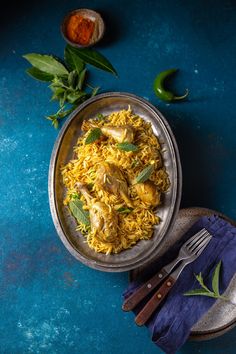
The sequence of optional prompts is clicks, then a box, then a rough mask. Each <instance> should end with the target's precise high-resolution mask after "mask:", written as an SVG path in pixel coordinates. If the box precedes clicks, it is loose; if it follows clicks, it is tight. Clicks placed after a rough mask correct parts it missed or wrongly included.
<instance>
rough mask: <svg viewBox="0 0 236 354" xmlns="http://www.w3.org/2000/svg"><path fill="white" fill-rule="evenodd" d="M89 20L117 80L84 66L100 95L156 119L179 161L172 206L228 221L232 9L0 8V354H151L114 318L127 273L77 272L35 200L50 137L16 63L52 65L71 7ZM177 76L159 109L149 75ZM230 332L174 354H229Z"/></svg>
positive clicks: (39, 87) (234, 169) (223, 5)
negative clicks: (101, 33)
mask: <svg viewBox="0 0 236 354" xmlns="http://www.w3.org/2000/svg"><path fill="white" fill-rule="evenodd" d="M78 7H88V8H93V9H97V10H98V11H100V12H101V13H102V14H103V16H104V19H105V22H106V25H107V33H106V36H105V38H104V41H103V42H102V43H101V45H100V46H99V47H97V49H99V50H100V51H101V53H103V54H104V55H106V56H107V57H108V58H109V59H110V60H111V62H112V63H113V65H114V66H115V68H116V69H117V71H118V73H119V79H116V78H114V77H113V76H112V75H110V74H107V73H105V72H99V71H96V70H95V69H93V68H91V70H90V72H91V76H90V78H91V79H90V81H91V82H93V83H94V84H95V85H97V84H98V85H102V91H103V92H104V91H111V90H113V91H127V92H131V93H135V94H137V95H140V96H143V97H144V98H146V99H148V100H149V101H150V102H152V103H153V104H155V105H157V106H158V107H159V109H160V110H161V111H162V112H163V113H164V114H165V115H166V118H167V119H168V121H169V123H170V125H171V126H172V128H173V132H174V134H175V135H176V138H177V142H178V144H179V149H180V154H181V160H182V164H183V175H184V184H183V198H182V207H188V206H204V207H210V208H214V209H216V210H219V211H221V212H224V213H225V214H227V215H228V216H230V217H232V218H236V206H235V205H236V204H235V199H236V190H235V181H236V165H235V157H236V156H235V155H236V139H235V131H236V119H235V102H236V99H235V93H236V84H235V82H236V81H235V71H236V67H235V54H236V50H235V49H236V47H235V45H236V40H235V39H236V38H235V23H236V12H235V10H236V3H235V2H234V1H233V0H232V1H230V0H221V1H216V0H215V1H214V0H208V1H204V0H199V1H187V0H185V1H183V0H182V1H180V0H179V1H177V0H176V1H174V0H173V1H169V0H159V1H150V0H149V1H148V0H147V1H145V2H144V1H140V0H138V1H127V0H126V1H124V0H122V1H114V2H113V1H108V0H101V1H95V0H90V1H74V0H72V1H70V2H69V1H46V0H43V1H40V2H39V1H37V2H36V1H35V3H34V2H33V1H31V2H30V3H28V2H25V1H19V2H16V1H15V2H14V1H11V2H7V1H5V0H4V1H3V3H2V6H1V14H0V38H1V49H0V51H1V65H0V93H1V95H0V152H1V160H0V171H1V172H0V173H1V182H0V198H1V212H0V227H1V228H0V235H1V237H0V245H1V247H0V249H1V258H0V259H1V287H0V296H1V303H0V306H1V312H0V329H1V332H0V333H1V337H0V352H1V353H7V354H15V353H16V354H19V353H70V354H72V353H88V354H96V353H103V354H104V353H105V354H110V353H114V354H115V353H117V354H118V353H119V354H120V353H124V354H133V353H137V354H151V353H159V352H161V351H159V350H158V349H157V348H156V347H155V346H154V345H153V344H152V343H151V341H150V340H149V334H148V333H147V331H146V329H143V328H142V329H141V328H137V327H136V326H135V325H134V322H133V315H132V314H129V313H128V314H126V313H123V312H122V311H121V302H122V300H121V293H122V291H123V289H124V288H125V287H126V285H127V281H128V274H127V273H123V274H107V273H101V272H96V271H94V270H92V269H89V268H86V267H85V266H83V265H82V264H80V263H79V262H77V261H76V260H75V259H74V258H72V256H70V254H69V253H68V252H67V250H66V249H65V248H64V247H63V245H62V243H61V241H60V240H59V238H58V237H57V235H56V232H55V229H54V226H53V224H52V220H51V216H50V211H49V205H48V195H47V176H48V166H49V159H50V154H51V150H52V147H53V144H54V141H55V139H56V136H57V134H58V132H57V131H56V130H54V129H53V128H52V127H51V126H50V123H49V122H48V121H47V120H45V119H44V116H45V115H46V114H49V113H52V112H54V110H55V108H56V105H55V104H53V103H51V102H49V98H50V91H49V90H48V89H47V87H46V86H47V85H46V84H43V83H40V82H36V81H34V80H32V79H31V78H29V77H28V76H26V74H25V73H24V70H25V69H26V68H27V67H28V65H27V63H26V61H25V60H23V59H22V57H21V56H22V55H23V54H25V53H28V52H41V53H45V54H46V53H53V54H57V55H58V56H62V53H63V48H64V42H63V40H62V38H61V35H60V31H59V25H60V22H61V20H62V18H63V16H64V15H65V14H66V13H67V12H68V11H69V10H71V9H74V8H78ZM170 67H177V68H180V72H179V74H178V75H177V77H176V80H175V81H174V82H173V85H174V88H175V89H176V90H177V91H178V92H180V93H182V92H183V90H184V89H185V88H186V87H188V88H189V90H190V96H189V101H188V102H183V103H179V104H172V105H169V104H165V103H162V102H160V101H159V100H158V99H157V98H156V97H155V95H154V93H153V91H152V82H153V79H154V77H155V75H156V74H157V73H158V72H159V71H162V70H164V69H167V68H170ZM235 334H236V330H235V329H234V330H232V331H231V332H229V333H228V334H226V335H224V336H222V337H220V338H218V339H215V340H212V341H209V342H199V343H197V342H188V343H187V344H186V345H185V346H184V347H183V348H182V349H181V351H180V353H191V354H195V353H212V354H213V353H214V354H218V353H225V354H231V353H232V354H233V353H235V345H236V339H235Z"/></svg>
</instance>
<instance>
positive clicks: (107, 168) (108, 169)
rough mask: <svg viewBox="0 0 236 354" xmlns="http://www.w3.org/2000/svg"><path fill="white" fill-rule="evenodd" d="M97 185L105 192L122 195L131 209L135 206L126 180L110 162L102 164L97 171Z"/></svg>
mask: <svg viewBox="0 0 236 354" xmlns="http://www.w3.org/2000/svg"><path fill="white" fill-rule="evenodd" d="M96 183H97V185H98V186H99V187H100V188H102V189H103V190H104V191H106V192H109V193H112V194H116V195H120V196H121V198H122V199H123V200H124V201H125V203H126V204H127V205H128V206H129V207H132V206H133V204H132V201H131V200H130V198H129V194H128V185H127V182H126V179H125V177H124V175H123V173H122V172H121V170H120V169H119V168H118V167H117V166H116V165H114V164H112V163H109V162H104V163H101V164H100V166H99V168H98V170H97V178H96Z"/></svg>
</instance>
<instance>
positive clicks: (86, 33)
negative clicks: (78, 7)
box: [67, 14, 95, 45]
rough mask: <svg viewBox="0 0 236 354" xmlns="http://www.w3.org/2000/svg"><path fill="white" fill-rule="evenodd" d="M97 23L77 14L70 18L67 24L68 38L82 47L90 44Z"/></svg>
mask: <svg viewBox="0 0 236 354" xmlns="http://www.w3.org/2000/svg"><path fill="white" fill-rule="evenodd" d="M94 27H95V23H94V21H92V20H90V19H89V18H86V17H84V16H82V15H79V14H75V15H72V16H71V17H70V18H69V21H68V23H67V36H68V38H69V40H70V41H71V42H75V43H78V44H81V45H87V44H89V43H90V41H91V38H92V35H93V32H94Z"/></svg>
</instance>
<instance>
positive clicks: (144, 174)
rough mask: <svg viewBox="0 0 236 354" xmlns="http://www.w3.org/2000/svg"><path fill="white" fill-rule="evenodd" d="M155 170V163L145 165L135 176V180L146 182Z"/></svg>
mask: <svg viewBox="0 0 236 354" xmlns="http://www.w3.org/2000/svg"><path fill="white" fill-rule="evenodd" d="M153 171H154V165H149V166H147V167H145V168H144V169H143V170H142V171H141V172H140V173H139V175H138V176H137V177H136V178H135V182H136V183H143V182H146V181H147V180H148V179H149V178H150V177H151V174H152V172H153Z"/></svg>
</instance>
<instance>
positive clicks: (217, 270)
mask: <svg viewBox="0 0 236 354" xmlns="http://www.w3.org/2000/svg"><path fill="white" fill-rule="evenodd" d="M220 268H221V261H219V263H218V264H217V266H216V267H215V269H214V272H213V275H212V290H213V291H214V293H215V294H216V295H220V293H219V276H220Z"/></svg>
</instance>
